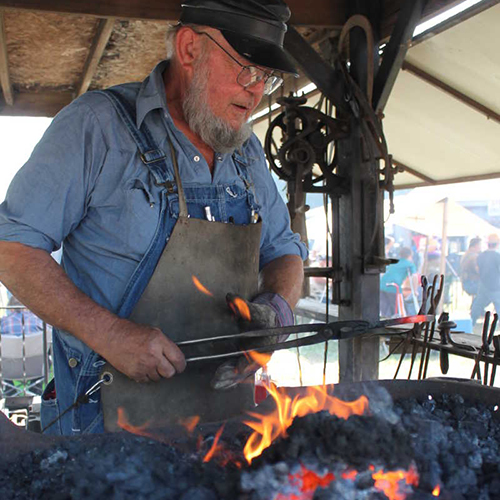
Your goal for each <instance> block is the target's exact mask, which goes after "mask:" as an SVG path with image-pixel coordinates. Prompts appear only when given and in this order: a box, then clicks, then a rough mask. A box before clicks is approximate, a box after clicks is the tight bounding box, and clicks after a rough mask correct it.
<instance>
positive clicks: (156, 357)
mask: <svg viewBox="0 0 500 500" xmlns="http://www.w3.org/2000/svg"><path fill="white" fill-rule="evenodd" d="M101 351H103V349H101ZM100 354H101V355H102V356H103V357H104V358H105V359H106V360H107V361H108V362H109V363H111V364H112V365H113V366H114V367H115V368H116V369H117V370H119V371H120V372H122V373H124V374H125V375H127V376H128V377H130V378H131V379H133V380H135V381H136V382H151V381H157V380H160V378H170V377H173V376H174V375H175V374H176V373H181V372H183V371H184V369H185V368H186V360H185V358H184V354H183V353H182V351H181V350H180V349H179V348H178V347H177V345H176V344H175V343H174V342H172V341H171V340H170V339H168V338H167V337H166V336H165V335H164V334H163V332H162V331H161V330H160V329H159V328H152V327H149V326H145V325H139V324H137V323H133V322H132V321H128V320H124V319H119V320H117V321H116V322H115V324H114V325H113V328H112V331H111V333H110V335H109V337H108V344H107V346H106V347H105V349H104V352H101V353H100Z"/></svg>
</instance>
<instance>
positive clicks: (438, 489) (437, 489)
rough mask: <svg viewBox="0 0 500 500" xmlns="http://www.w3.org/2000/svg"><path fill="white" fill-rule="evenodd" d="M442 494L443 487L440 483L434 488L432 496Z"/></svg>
mask: <svg viewBox="0 0 500 500" xmlns="http://www.w3.org/2000/svg"><path fill="white" fill-rule="evenodd" d="M440 494H441V487H440V486H439V484H438V485H437V486H436V487H435V488H434V489H433V490H432V496H433V497H438V496H439V495H440Z"/></svg>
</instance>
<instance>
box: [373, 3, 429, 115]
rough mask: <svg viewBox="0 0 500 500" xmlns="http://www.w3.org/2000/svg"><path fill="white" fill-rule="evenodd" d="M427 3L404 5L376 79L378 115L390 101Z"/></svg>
mask: <svg viewBox="0 0 500 500" xmlns="http://www.w3.org/2000/svg"><path fill="white" fill-rule="evenodd" d="M426 1H427V0H413V1H411V2H408V1H407V2H404V3H403V8H402V10H401V11H400V13H399V15H398V20H397V22H396V26H395V27H394V31H393V32H392V35H391V38H390V40H389V43H388V44H387V47H386V48H385V50H384V58H383V59H382V64H381V65H380V68H379V70H378V73H377V76H376V78H375V87H374V92H373V108H374V109H375V110H376V112H377V113H380V112H382V111H383V110H384V108H385V105H386V104H387V101H388V100H389V95H390V93H391V91H392V88H393V87H394V84H395V82H396V78H397V76H398V73H399V71H400V69H401V66H402V64H403V61H404V58H405V57H406V52H407V51H408V48H409V44H410V41H411V38H412V35H413V32H414V31H415V27H416V25H417V23H418V21H419V20H420V18H421V17H422V13H423V11H424V6H425V4H426Z"/></svg>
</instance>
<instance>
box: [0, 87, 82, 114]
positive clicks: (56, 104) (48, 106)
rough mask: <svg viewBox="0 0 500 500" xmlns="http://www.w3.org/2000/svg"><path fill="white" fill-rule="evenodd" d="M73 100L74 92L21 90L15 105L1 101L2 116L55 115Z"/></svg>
mask: <svg viewBox="0 0 500 500" xmlns="http://www.w3.org/2000/svg"><path fill="white" fill-rule="evenodd" d="M72 100H73V93H72V92H52V91H50V92H48V91H47V92H20V93H18V94H16V101H15V103H14V105H13V106H6V105H5V103H4V102H1V103H0V116H47V117H53V116H55V115H56V114H57V113H58V112H59V111H60V110H61V109H62V108H64V106H66V105H68V104H69V103H70V102H71V101H72Z"/></svg>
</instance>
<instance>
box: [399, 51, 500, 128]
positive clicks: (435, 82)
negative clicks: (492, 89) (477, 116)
mask: <svg viewBox="0 0 500 500" xmlns="http://www.w3.org/2000/svg"><path fill="white" fill-rule="evenodd" d="M403 70H404V71H408V73H411V74H412V75H414V76H416V77H418V78H420V79H421V80H423V81H424V82H426V83H428V84H429V85H432V86H433V87H436V88H438V89H440V90H442V91H443V92H446V93H447V94H448V95H451V96H452V97H454V98H455V99H457V101H460V102H461V103H463V104H465V105H466V106H469V107H470V108H472V109H473V110H474V111H477V112H478V113H481V114H483V115H485V116H486V118H488V119H489V120H494V121H496V122H497V123H500V114H498V113H497V112H496V111H493V110H492V109H490V108H488V107H487V106H484V105H483V104H481V103H479V102H477V101H476V100H474V99H472V98H471V97H469V96H467V95H465V94H464V93H462V92H460V91H459V90H457V89H455V88H453V87H452V86H450V85H448V84H447V83H444V82H443V81H441V80H439V78H436V77H435V76H432V75H430V74H429V73H427V72H426V71H424V70H423V69H420V68H418V67H417V66H415V65H414V64H411V63H409V62H408V61H405V62H404V63H403Z"/></svg>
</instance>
